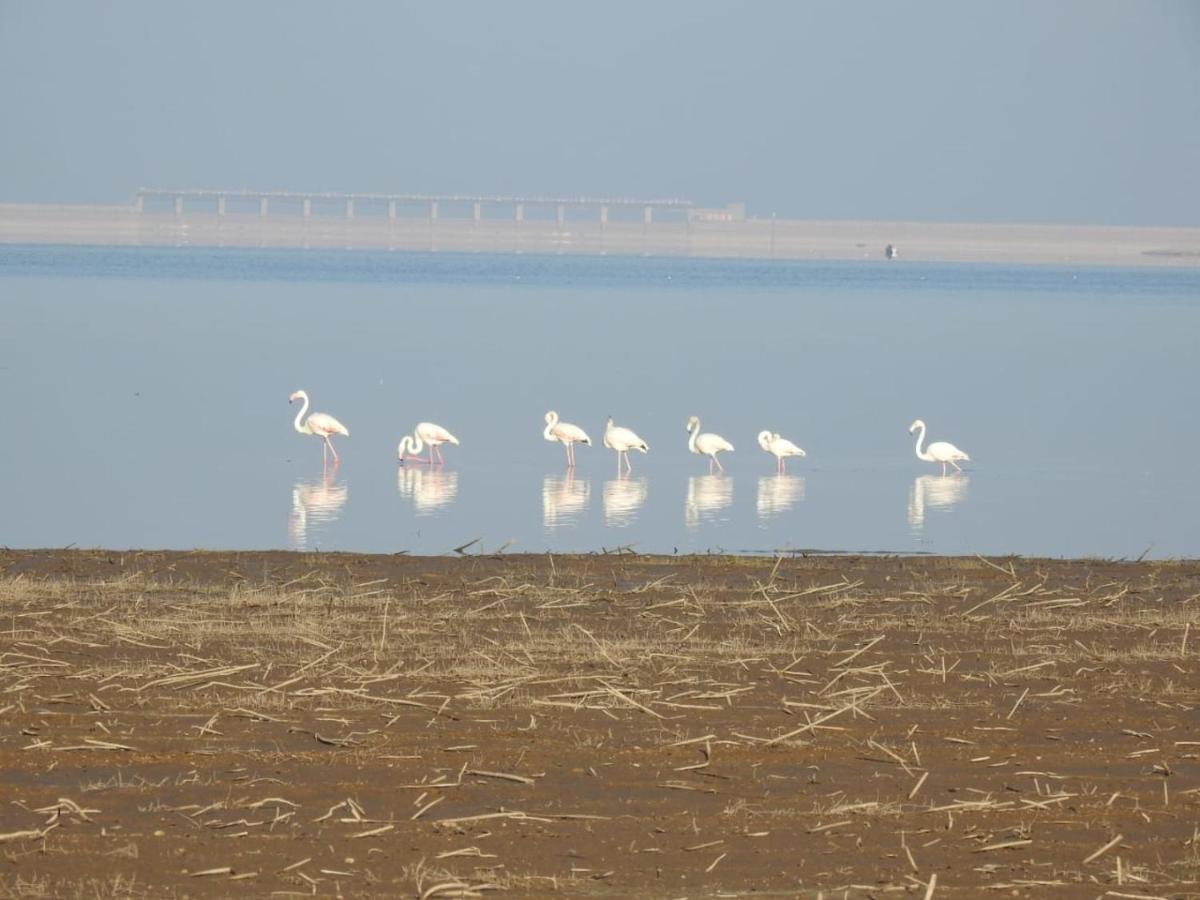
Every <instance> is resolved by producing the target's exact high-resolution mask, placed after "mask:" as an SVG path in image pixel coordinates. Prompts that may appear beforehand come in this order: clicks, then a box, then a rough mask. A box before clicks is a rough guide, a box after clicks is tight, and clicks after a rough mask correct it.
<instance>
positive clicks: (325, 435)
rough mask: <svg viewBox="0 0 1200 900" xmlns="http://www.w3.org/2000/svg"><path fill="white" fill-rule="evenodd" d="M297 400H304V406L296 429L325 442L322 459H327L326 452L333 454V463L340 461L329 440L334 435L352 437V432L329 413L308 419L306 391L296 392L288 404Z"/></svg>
mask: <svg viewBox="0 0 1200 900" xmlns="http://www.w3.org/2000/svg"><path fill="white" fill-rule="evenodd" d="M296 400H303V401H304V404H303V405H302V406H301V407H300V412H298V413H296V421H295V422H294V423H293V425H294V427H295V429H296V430H297V431H298V432H300V433H301V434H311V435H315V436H316V437H319V438H321V439H322V440H324V441H325V446H324V448H322V450H321V458H322V459H325V455H326V452H329V453H332V454H333V461H334V462H335V463H336V462H337V461H338V455H337V451H336V450H334V449H333V443H332V442H331V441H330V440H329V436H330V435H332V434H344V435H345V436H346V437H350V430H349V429H348V428H347V427H346V426H345V425H343V424H342V423H341V422H339V421H338V420H337V419H335V418H334V417H333V416H331V415H328V414H327V413H319V412H315V413H313V414H312V415H311V416H309V417H308V418H307V419H306V418H304V414H305V413H307V412H308V394H306V393H305V392H304V391H295V392H293V393H292V395H291V396H290V397H288V403H292V402H294V401H296Z"/></svg>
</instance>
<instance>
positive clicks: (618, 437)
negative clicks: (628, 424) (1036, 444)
mask: <svg viewBox="0 0 1200 900" xmlns="http://www.w3.org/2000/svg"><path fill="white" fill-rule="evenodd" d="M604 446H605V447H607V448H608V449H609V450H616V451H617V471H618V472H620V471H621V460H622V459H624V460H625V466H626V469H625V471H626V472H632V471H633V466H632V465H631V464H630V462H629V451H630V450H640V451H641V452H642V453H645V452H646V451H647V450H649V449H650V447H649V445H648V444H647V443H646V442H645V441H643V440H642V439H641V438H640V437H638V436H637V434H636V432H634V431H633V429H631V428H622V427H621V426H620V425H614V424H613V420H612V416H609V417H608V422H607V423H606V424H605V426H604Z"/></svg>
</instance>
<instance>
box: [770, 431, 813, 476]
mask: <svg viewBox="0 0 1200 900" xmlns="http://www.w3.org/2000/svg"><path fill="white" fill-rule="evenodd" d="M758 446H760V447H762V448H763V449H764V450H766V451H767V452H768V453H773V454H774V455H775V471H776V472H777V473H778V474H780V475H782V474H783V473H784V472H785V471H786V466H785V465H784V462H783V461H784V460H785V459H786V458H787V457H789V456H807V455H808V454H807V453H805V452H804V451H803V450H801V449H800V448H799V447H797V446H796V445H795V444H793V443H792V442H791V441H789V440H788V439H787V438H785V437H780V435H779V433H778V432H774V433H772V432H770V431H760V432H759V433H758Z"/></svg>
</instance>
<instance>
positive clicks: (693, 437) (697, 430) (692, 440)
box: [688, 422, 700, 453]
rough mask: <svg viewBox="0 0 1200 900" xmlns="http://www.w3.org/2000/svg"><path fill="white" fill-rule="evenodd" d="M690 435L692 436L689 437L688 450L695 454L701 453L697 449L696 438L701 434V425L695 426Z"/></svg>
mask: <svg viewBox="0 0 1200 900" xmlns="http://www.w3.org/2000/svg"><path fill="white" fill-rule="evenodd" d="M689 434H690V437H688V449H689V450H691V451H692V452H693V453H699V452H700V451H699V450H697V449H696V437H697V436H698V435H699V434H700V423H699V422H697V423H696V424H695V425H693V426H692V428H691V430H690V432H689Z"/></svg>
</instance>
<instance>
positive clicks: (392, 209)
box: [388, 200, 396, 220]
mask: <svg viewBox="0 0 1200 900" xmlns="http://www.w3.org/2000/svg"><path fill="white" fill-rule="evenodd" d="M395 218H396V201H395V200H389V201H388V219H389V220H392V219H395Z"/></svg>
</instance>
